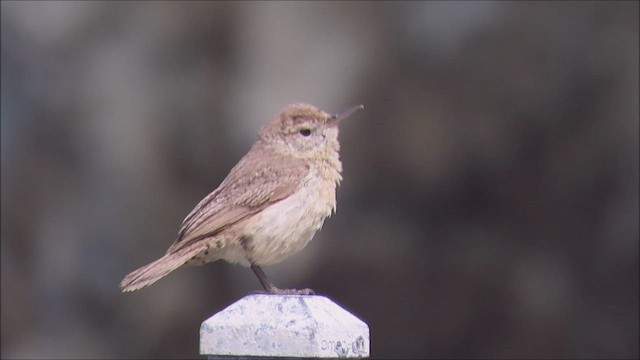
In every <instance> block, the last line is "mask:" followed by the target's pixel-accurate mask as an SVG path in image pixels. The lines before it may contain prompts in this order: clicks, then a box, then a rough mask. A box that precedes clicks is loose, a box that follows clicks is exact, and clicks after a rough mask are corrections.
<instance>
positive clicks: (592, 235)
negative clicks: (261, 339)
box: [1, 1, 639, 358]
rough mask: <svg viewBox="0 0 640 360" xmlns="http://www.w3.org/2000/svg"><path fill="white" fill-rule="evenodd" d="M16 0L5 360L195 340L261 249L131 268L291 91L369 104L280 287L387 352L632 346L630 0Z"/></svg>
mask: <svg viewBox="0 0 640 360" xmlns="http://www.w3.org/2000/svg"><path fill="white" fill-rule="evenodd" d="M1 6H2V7H1V10H2V17H1V24H2V25H1V26H2V56H1V62H2V75H1V79H2V89H1V90H2V92H1V100H2V104H1V105H2V107H1V115H2V138H1V140H2V212H1V213H2V249H1V250H2V259H1V264H2V272H1V274H2V314H1V315H2V346H1V348H2V357H3V358H41V357H42V358H195V357H198V354H197V353H198V328H199V325H200V323H201V321H203V320H204V319H206V318H207V317H208V316H210V315H212V314H213V313H215V312H217V311H219V310H221V309H222V308H224V307H225V306H227V305H229V304H230V303H232V302H234V301H235V300H237V299H238V298H240V297H242V296H244V295H246V294H247V293H249V292H250V291H252V290H255V289H258V288H259V283H258V281H257V280H256V279H255V277H254V275H253V274H252V273H251V271H250V270H248V269H245V268H242V267H238V266H232V265H228V264H225V263H216V264H213V265H206V266H204V267H199V268H188V269H182V270H179V271H177V272H176V273H174V274H172V275H170V276H169V277H167V278H165V279H163V280H161V281H160V282H158V283H157V284H155V285H153V286H152V287H150V288H147V289H144V290H143V291H140V292H137V293H133V294H121V293H120V292H119V289H118V282H119V281H120V279H121V278H122V277H123V276H124V275H125V274H126V273H127V272H129V271H131V270H133V269H135V268H137V267H138V266H141V265H143V264H146V263H147V262H150V261H151V260H154V259H155V258H157V257H159V256H160V255H162V254H163V253H164V251H165V250H166V248H167V247H168V246H169V244H170V243H171V242H172V241H173V240H174V237H175V235H176V233H177V230H178V228H179V225H180V222H181V221H182V219H183V218H184V216H185V215H186V214H187V213H188V212H189V211H190V210H191V209H192V207H193V206H194V205H195V204H196V203H197V202H198V201H199V200H200V199H201V198H202V197H203V196H205V195H206V194H207V193H208V192H209V191H211V190H213V189H214V188H215V187H216V186H217V185H218V184H219V183H220V181H222V179H223V178H224V176H225V175H226V174H227V172H228V171H229V169H230V168H231V167H232V166H233V165H234V164H235V163H236V162H237V161H238V159H240V157H241V156H242V155H243V154H244V153H245V152H246V151H247V150H248V148H249V147H250V145H251V144H252V142H253V141H254V139H255V136H256V133H257V131H258V129H259V128H260V126H261V125H262V124H263V123H264V122H265V121H267V120H269V119H270V118H271V117H272V116H273V115H274V114H275V113H276V112H278V110H279V109H280V108H282V107H283V106H284V105H286V104H288V103H292V102H298V101H304V102H309V103H313V104H316V105H318V106H320V107H321V108H323V109H326V110H328V111H337V110H341V109H343V108H344V107H346V106H349V105H352V104H357V103H363V104H365V105H366V110H365V111H362V112H360V113H358V114H357V115H355V116H354V117H353V118H351V119H349V121H348V122H345V123H344V124H343V127H342V129H341V141H342V159H343V163H344V178H345V180H344V182H343V185H342V186H341V187H340V188H339V191H338V212H337V214H336V215H335V216H334V217H333V218H331V219H329V220H328V221H327V222H326V223H325V226H324V229H323V230H322V231H321V232H320V233H319V234H318V235H317V236H316V237H315V239H314V241H313V242H312V243H311V244H310V246H309V247H308V248H307V249H306V250H305V251H303V252H302V253H300V254H299V255H297V256H295V257H293V258H291V259H289V260H287V261H285V262H284V263H282V264H279V265H276V266H272V267H268V268H266V272H267V273H268V274H269V275H270V276H271V277H272V278H273V280H274V281H275V282H276V283H277V284H278V285H280V286H283V287H311V288H313V289H315V290H316V291H317V292H318V293H320V294H324V295H327V296H329V297H331V298H332V299H334V300H335V301H336V302H338V303H339V304H341V305H343V306H344V307H345V308H347V309H349V310H351V311H352V312H354V313H355V314H357V315H358V316H359V317H361V318H362V319H364V320H365V321H367V322H368V323H369V325H370V327H371V336H372V352H373V356H374V357H380V358H387V357H402V358H406V357H414V358H425V357H427V358H428V357H438V358H467V357H482V358H486V357H489V358H495V357H506V358H514V357H525V358H544V357H550V358H575V357H579V358H590V357H596V358H637V357H638V335H639V334H638V317H639V312H638V305H639V299H638V237H639V230H638V180H639V177H638V168H639V166H638V160H639V159H638V131H639V120H638V119H639V117H638V98H639V92H638V87H639V84H638V76H639V73H638V42H639V39H638V31H639V30H638V26H639V25H638V2H634V1H628V2H615V1H601V2H399V3H396V2H370V3H369V2H318V3H314V2H301V3H294V2H277V3H276V2H255V3H254V2H238V3H227V2H157V3H156V2H114V3H111V2H48V1H47V2H17V1H16V2H13V1H2V5H1Z"/></svg>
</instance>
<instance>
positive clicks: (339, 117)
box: [329, 104, 364, 125]
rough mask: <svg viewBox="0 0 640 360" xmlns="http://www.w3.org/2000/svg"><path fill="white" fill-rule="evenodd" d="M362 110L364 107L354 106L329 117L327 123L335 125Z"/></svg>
mask: <svg viewBox="0 0 640 360" xmlns="http://www.w3.org/2000/svg"><path fill="white" fill-rule="evenodd" d="M361 109H364V105H362V104H360V105H355V106H352V107H350V108H348V109H346V110H344V111H341V112H339V113H337V114H334V115H331V117H330V118H329V122H330V123H332V124H335V125H337V124H338V123H339V122H340V121H342V120H344V119H346V118H348V117H349V116H351V115H352V114H353V113H354V112H356V111H358V110H361Z"/></svg>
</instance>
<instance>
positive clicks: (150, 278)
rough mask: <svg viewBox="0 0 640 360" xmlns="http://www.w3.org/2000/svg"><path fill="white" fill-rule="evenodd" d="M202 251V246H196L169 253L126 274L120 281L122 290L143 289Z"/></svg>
mask: <svg viewBox="0 0 640 360" xmlns="http://www.w3.org/2000/svg"><path fill="white" fill-rule="evenodd" d="M200 251H202V249H201V248H200V247H194V248H190V249H180V250H178V251H175V252H171V253H167V254H166V255H165V256H163V257H161V258H160V259H158V260H156V261H154V262H152V263H150V264H147V265H145V266H143V267H141V268H139V269H138V270H135V271H133V272H131V273H130V274H129V275H127V276H125V277H124V279H122V281H121V282H120V288H121V289H122V292H128V291H135V290H138V289H141V288H143V287H145V286H149V285H151V284H153V283H154V282H156V281H158V280H160V279H161V278H163V277H165V276H166V275H167V274H169V273H170V272H172V271H173V270H175V269H177V268H179V267H180V266H182V265H184V264H185V263H186V262H187V261H189V260H190V259H191V258H192V257H193V256H195V255H196V254H198V253H199V252H200Z"/></svg>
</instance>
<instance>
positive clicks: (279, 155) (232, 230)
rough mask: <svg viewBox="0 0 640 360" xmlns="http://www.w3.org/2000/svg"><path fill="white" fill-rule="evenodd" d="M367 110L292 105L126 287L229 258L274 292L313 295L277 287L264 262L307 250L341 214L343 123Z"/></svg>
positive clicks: (131, 276)
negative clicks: (336, 214)
mask: <svg viewBox="0 0 640 360" xmlns="http://www.w3.org/2000/svg"><path fill="white" fill-rule="evenodd" d="M363 108H364V106H362V105H358V106H354V107H351V108H350V109H348V110H346V111H344V112H342V113H339V114H336V115H330V114H328V113H326V112H324V111H322V110H319V109H318V108H316V107H315V106H312V105H308V104H293V105H288V106H286V107H285V108H284V109H283V110H282V111H281V112H280V113H279V114H277V115H276V116H275V117H274V118H273V120H271V121H270V122H269V123H268V124H266V125H265V126H264V127H263V128H262V130H261V131H260V133H259V135H258V140H257V141H256V142H255V143H254V145H253V147H252V148H251V149H250V150H249V152H248V153H247V154H246V155H245V156H244V157H243V158H242V159H241V160H240V161H239V162H238V164H236V166H234V167H233V169H231V172H230V173H229V175H227V177H226V178H225V179H224V181H222V183H221V184H220V186H219V187H218V188H217V189H215V190H214V191H213V192H212V193H210V194H209V195H207V196H206V197H205V198H204V199H202V201H200V203H198V205H196V207H195V208H194V209H193V210H192V211H191V212H190V213H189V215H187V217H186V218H185V219H184V221H183V222H182V227H181V229H180V231H179V233H178V238H177V239H176V240H175V242H174V243H173V244H172V245H171V246H170V247H169V249H168V250H167V252H166V254H165V255H164V256H163V257H161V258H160V259H158V260H156V261H154V262H152V263H150V264H148V265H145V266H143V267H141V268H140V269H138V270H135V271H133V272H132V273H130V274H129V275H127V276H125V278H124V279H123V280H122V282H121V283H120V287H121V288H122V291H133V290H138V289H140V288H142V287H145V286H148V285H151V284H153V283H154V282H156V281H158V280H159V279H161V278H162V277H164V276H166V275H167V274H169V273H170V272H172V271H173V270H175V269H177V268H178V267H180V266H182V265H185V264H187V265H202V264H205V263H208V262H213V261H217V260H221V259H222V260H225V261H228V262H230V263H237V264H241V265H245V266H250V267H251V269H252V270H253V272H254V273H255V274H256V276H257V277H258V279H259V280H260V283H261V284H262V286H263V287H264V290H265V291H266V292H267V293H272V294H312V293H313V291H312V290H310V289H302V290H295V289H279V288H277V287H275V286H274V285H273V284H272V283H271V282H270V281H269V280H268V279H267V277H266V275H265V273H264V272H263V271H262V268H261V267H260V266H262V265H271V264H276V263H279V262H281V261H282V260H284V259H285V258H287V257H289V256H291V255H293V254H295V253H297V252H299V251H300V250H302V249H303V248H304V247H305V246H306V245H307V244H308V243H309V241H311V239H312V238H313V236H314V235H315V233H316V232H317V231H318V230H320V228H321V227H322V224H323V223H324V220H325V219H326V218H327V217H329V216H331V214H332V212H335V209H336V187H337V186H338V185H339V183H340V181H341V180H342V176H341V172H342V163H341V162H340V157H339V151H340V143H339V142H338V124H339V123H340V120H342V119H345V118H346V117H348V116H349V115H351V114H353V113H354V112H355V111H357V110H359V109H363Z"/></svg>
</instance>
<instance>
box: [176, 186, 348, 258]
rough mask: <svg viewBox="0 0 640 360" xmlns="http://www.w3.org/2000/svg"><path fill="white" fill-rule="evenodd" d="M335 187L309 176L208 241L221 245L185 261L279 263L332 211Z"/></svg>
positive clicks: (319, 225) (297, 250) (313, 233)
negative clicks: (294, 189) (295, 188)
mask: <svg viewBox="0 0 640 360" xmlns="http://www.w3.org/2000/svg"><path fill="white" fill-rule="evenodd" d="M336 186H337V185H336V183H335V182H332V181H328V180H327V179H323V178H322V177H319V176H309V178H307V180H306V181H305V185H303V187H302V188H301V189H300V190H299V191H298V192H297V193H295V194H293V195H291V196H289V197H288V198H286V199H284V200H281V201H279V202H277V203H275V204H272V205H270V206H269V207H268V208H266V209H264V210H262V212H260V213H258V214H255V215H253V216H252V217H250V218H248V219H246V220H244V221H242V222H241V223H238V224H236V225H234V226H232V227H233V230H232V231H229V232H227V233H226V235H227V236H224V237H222V236H220V237H214V238H212V239H211V242H212V243H215V242H216V241H218V240H221V241H222V243H224V244H225V245H224V246H223V247H222V248H219V249H216V248H215V247H214V246H212V247H211V248H210V249H208V250H207V251H206V252H203V253H201V254H198V255H197V256H195V257H194V258H193V259H192V260H190V261H188V262H187V264H190V265H201V264H204V263H207V262H212V261H216V260H220V259H222V260H225V261H228V262H230V263H237V264H241V265H245V266H249V265H250V264H251V262H253V263H254V264H256V265H271V264H276V263H279V262H281V261H282V260H284V259H285V258H287V257H289V256H291V255H293V254H295V253H297V252H299V251H300V250H302V249H304V247H305V246H306V245H307V244H308V243H309V241H311V239H312V238H313V236H314V235H315V233H316V232H318V230H320V228H321V227H322V225H323V223H324V220H325V219H326V218H327V217H329V216H330V215H331V213H332V212H333V211H335V206H336ZM229 230H231V229H229ZM231 234H233V235H231Z"/></svg>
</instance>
